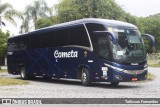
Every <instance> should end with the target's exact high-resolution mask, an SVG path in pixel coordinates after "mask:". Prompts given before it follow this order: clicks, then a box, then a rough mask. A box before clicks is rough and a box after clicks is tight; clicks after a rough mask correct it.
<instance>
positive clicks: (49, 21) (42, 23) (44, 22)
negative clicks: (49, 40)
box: [35, 16, 59, 29]
mask: <svg viewBox="0 0 160 107" xmlns="http://www.w3.org/2000/svg"><path fill="white" fill-rule="evenodd" d="M58 23H59V20H58V18H57V17H56V16H52V17H48V18H41V19H39V20H37V21H36V24H35V27H36V29H40V28H44V27H48V26H51V25H54V24H58Z"/></svg>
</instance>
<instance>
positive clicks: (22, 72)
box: [21, 70, 25, 78]
mask: <svg viewBox="0 0 160 107" xmlns="http://www.w3.org/2000/svg"><path fill="white" fill-rule="evenodd" d="M24 75H25V74H24V70H22V71H21V77H22V78H24Z"/></svg>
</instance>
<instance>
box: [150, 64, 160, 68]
mask: <svg viewBox="0 0 160 107" xmlns="http://www.w3.org/2000/svg"><path fill="white" fill-rule="evenodd" d="M149 66H150V67H160V64H149Z"/></svg>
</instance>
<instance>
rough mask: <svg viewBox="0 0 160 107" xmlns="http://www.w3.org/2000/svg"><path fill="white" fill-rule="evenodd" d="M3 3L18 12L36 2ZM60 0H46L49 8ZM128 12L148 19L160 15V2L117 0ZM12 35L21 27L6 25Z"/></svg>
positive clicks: (11, 0)
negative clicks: (150, 16) (10, 5)
mask: <svg viewBox="0 0 160 107" xmlns="http://www.w3.org/2000/svg"><path fill="white" fill-rule="evenodd" d="M1 1H2V3H4V2H5V3H6V2H8V3H10V4H12V6H13V7H14V8H15V9H16V10H20V11H23V10H24V8H25V6H27V5H29V4H30V3H31V2H32V1H34V0H1ZM58 1H59V0H46V2H47V3H48V6H49V7H51V6H53V5H54V4H57V3H58ZM115 1H116V2H117V3H118V4H119V5H120V6H121V7H122V8H123V9H124V10H125V11H126V12H128V13H130V14H131V15H135V16H138V17H146V16H149V15H153V14H156V13H160V0H115ZM6 25H7V27H3V29H4V30H5V29H9V31H10V32H11V34H17V33H18V31H19V25H18V26H17V27H15V26H11V25H10V24H9V23H6Z"/></svg>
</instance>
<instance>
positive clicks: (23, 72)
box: [20, 67, 28, 80]
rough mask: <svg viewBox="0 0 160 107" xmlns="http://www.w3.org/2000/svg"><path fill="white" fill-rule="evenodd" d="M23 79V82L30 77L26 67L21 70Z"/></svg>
mask: <svg viewBox="0 0 160 107" xmlns="http://www.w3.org/2000/svg"><path fill="white" fill-rule="evenodd" d="M20 75H21V78H22V79H23V80H27V79H28V75H27V72H26V69H25V68H24V67H22V68H21V74H20Z"/></svg>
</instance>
